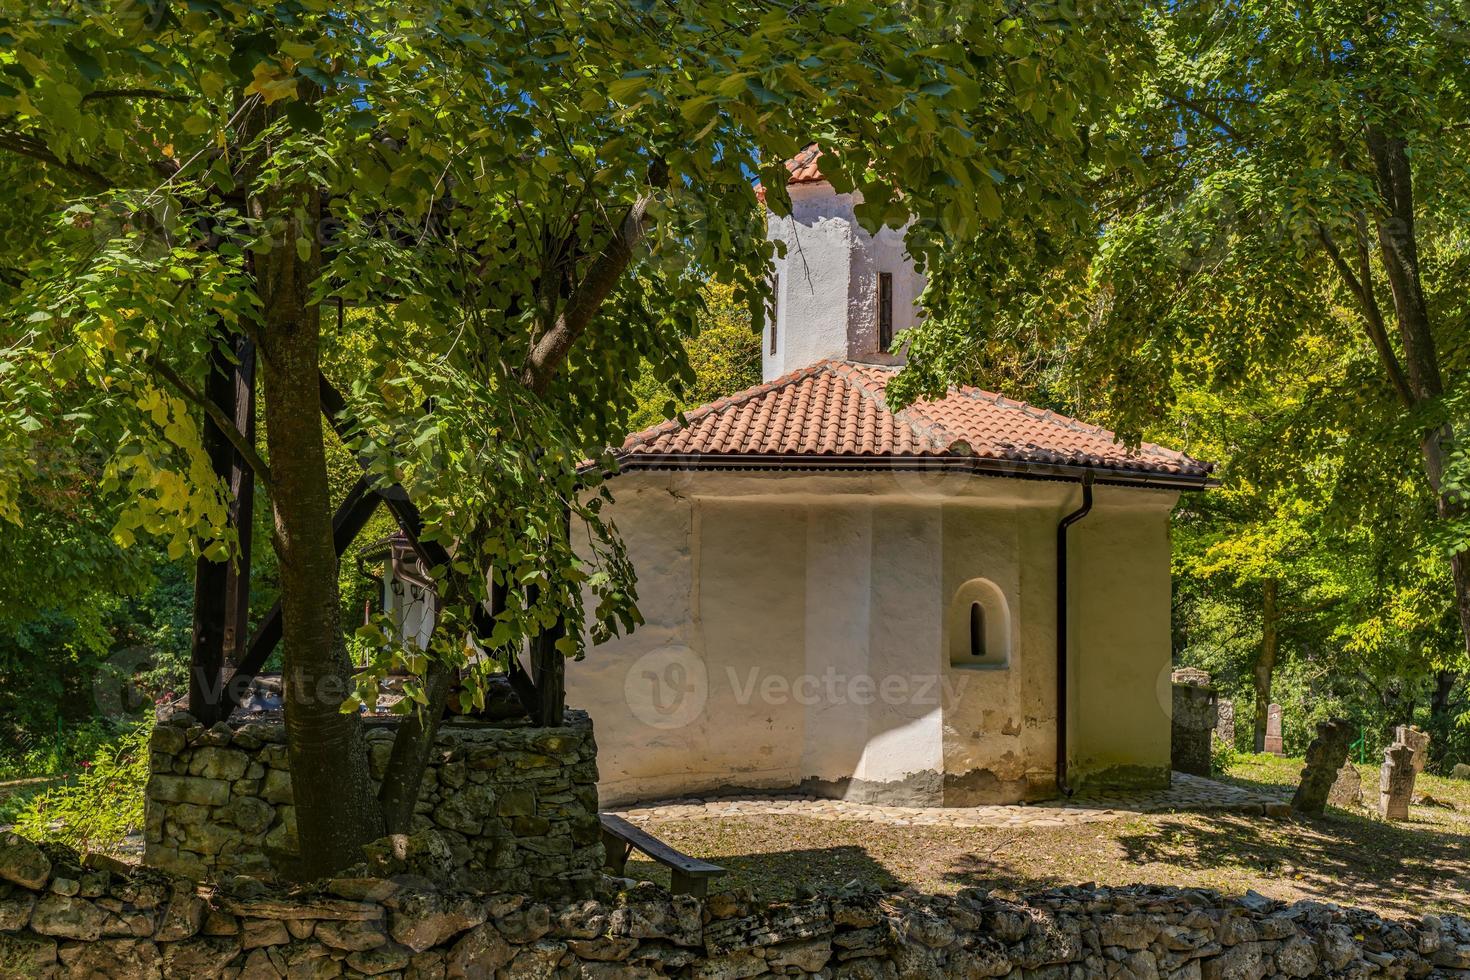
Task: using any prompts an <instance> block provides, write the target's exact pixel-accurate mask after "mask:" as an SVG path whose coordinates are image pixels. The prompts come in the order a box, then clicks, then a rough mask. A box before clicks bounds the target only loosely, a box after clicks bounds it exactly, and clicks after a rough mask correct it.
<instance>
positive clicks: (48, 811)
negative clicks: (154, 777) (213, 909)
mask: <svg viewBox="0 0 1470 980" xmlns="http://www.w3.org/2000/svg"><path fill="white" fill-rule="evenodd" d="M152 728H153V725H152V723H151V722H147V723H144V724H140V725H138V726H137V727H135V728H133V729H131V730H129V731H128V732H126V733H125V734H124V735H123V736H122V737H121V738H119V739H118V740H117V741H116V742H113V743H111V744H109V745H104V746H102V747H101V748H100V749H99V750H98V751H97V753H96V754H95V755H94V756H93V758H92V760H91V761H90V762H87V763H84V764H83V766H82V770H81V772H80V773H79V774H78V775H77V777H76V780H75V781H74V782H72V783H69V784H67V785H64V786H59V787H57V788H55V789H52V790H48V791H47V792H45V793H42V794H40V795H39V796H35V797H33V798H31V799H30V800H28V801H27V802H26V804H25V805H24V808H23V809H22V810H21V812H20V813H19V814H18V815H17V817H16V821H15V826H16V830H18V831H19V832H20V833H21V834H23V835H25V836H26V837H29V838H31V839H32V840H48V841H56V842H59V843H63V844H67V845H69V846H71V847H74V848H76V849H77V850H94V851H109V850H115V849H116V848H117V847H118V845H119V844H121V843H122V841H123V839H124V838H125V837H127V836H128V835H129V834H131V833H133V832H134V831H136V830H138V829H139V828H141V827H142V826H143V788H144V786H145V784H146V783H147V782H148V738H149V734H150V733H151V731H152Z"/></svg>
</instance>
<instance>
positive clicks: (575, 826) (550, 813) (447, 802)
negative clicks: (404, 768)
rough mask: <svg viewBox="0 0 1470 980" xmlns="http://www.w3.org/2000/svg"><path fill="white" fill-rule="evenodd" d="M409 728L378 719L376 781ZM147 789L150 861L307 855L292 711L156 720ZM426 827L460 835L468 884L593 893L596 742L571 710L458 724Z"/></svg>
mask: <svg viewBox="0 0 1470 980" xmlns="http://www.w3.org/2000/svg"><path fill="white" fill-rule="evenodd" d="M396 731H397V724H396V723H395V722H389V721H381V722H380V721H373V722H369V723H368V732H367V738H368V744H369V746H370V752H371V759H370V761H371V768H372V774H373V778H374V779H375V780H376V779H381V778H382V775H383V772H384V769H385V768H386V766H387V763H388V754H389V750H390V747H391V745H392V742H393V737H394V734H395V732H396ZM150 766H151V769H152V776H151V778H150V779H149V781H148V789H147V797H146V800H145V813H146V818H147V819H146V834H147V845H146V849H145V852H144V861H145V862H146V863H147V864H149V865H151V866H152V867H156V868H160V869H162V870H165V871H169V872H173V873H176V874H181V875H185V876H188V877H191V878H195V879H203V878H206V877H211V876H215V875H220V874H225V873H236V874H251V875H268V874H270V872H271V865H272V859H273V858H275V859H276V860H277V861H278V863H280V864H281V866H288V863H289V861H290V860H291V859H292V858H293V857H294V856H295V854H296V848H297V842H296V808H295V807H294V806H293V805H292V794H291V772H290V763H289V761H288V758H287V753H286V733H285V728H284V726H283V725H282V724H281V723H280V722H258V721H252V722H245V723H243V724H236V725H228V724H224V723H221V724H218V725H215V726H214V727H213V728H208V729H206V728H204V727H203V726H202V725H200V724H198V723H197V722H196V721H195V720H194V719H193V718H191V717H189V716H188V715H180V716H177V717H175V718H173V719H170V720H168V721H165V722H160V723H159V724H158V726H157V727H156V728H155V729H154V731H153V741H152V752H151V756H150ZM415 811H416V814H415V817H414V830H420V829H426V828H433V829H435V830H437V831H439V832H440V833H441V834H442V835H443V837H444V839H445V841H446V842H447V843H448V845H449V847H450V850H451V851H452V852H453V854H454V858H455V861H456V863H457V864H458V866H459V867H460V869H461V871H462V877H463V879H464V881H465V883H466V884H467V885H474V886H477V887H493V888H494V889H496V890H511V891H523V892H528V893H532V894H536V895H553V894H555V895H579V894H585V893H586V892H587V891H588V890H589V889H590V888H591V883H592V881H593V880H594V879H595V878H596V877H597V875H599V874H600V873H601V869H602V857H603V855H602V843H601V835H600V832H599V828H598V821H597V746H596V744H595V743H594V741H593V737H592V723H591V721H590V719H588V717H587V715H586V714H585V713H582V712H576V711H570V712H568V713H567V716H566V723H565V724H564V725H562V726H561V727H557V728H533V727H529V726H526V725H513V724H510V725H494V724H485V723H474V722H467V721H449V722H446V723H445V724H444V725H443V727H442V728H441V730H440V733H439V737H438V739H437V741H436V743H435V749H434V752H433V754H432V755H431V757H430V761H429V766H428V769H427V771H426V772H425V773H424V784H423V789H422V792H421V794H420V799H419V802H418V804H417V806H416V807H415Z"/></svg>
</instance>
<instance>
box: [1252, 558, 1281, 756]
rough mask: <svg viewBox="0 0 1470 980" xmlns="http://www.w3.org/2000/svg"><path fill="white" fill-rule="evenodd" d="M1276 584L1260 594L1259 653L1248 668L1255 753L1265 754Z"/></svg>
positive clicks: (1276, 626) (1277, 637) (1275, 644)
mask: <svg viewBox="0 0 1470 980" xmlns="http://www.w3.org/2000/svg"><path fill="white" fill-rule="evenodd" d="M1277 588H1278V586H1277V582H1276V579H1274V578H1268V579H1266V581H1265V582H1264V583H1263V584H1262V590H1261V651H1260V654H1259V655H1258V656H1257V657H1256V662H1255V664H1254V665H1253V666H1252V668H1251V679H1252V681H1253V683H1254V685H1255V689H1256V724H1255V749H1256V751H1257V752H1264V751H1266V718H1267V716H1268V714H1269V713H1270V708H1271V675H1272V674H1273V673H1274V672H1275V671H1276V657H1277V652H1278V650H1279V648H1280V644H1281V609H1280V605H1279V602H1278V598H1277Z"/></svg>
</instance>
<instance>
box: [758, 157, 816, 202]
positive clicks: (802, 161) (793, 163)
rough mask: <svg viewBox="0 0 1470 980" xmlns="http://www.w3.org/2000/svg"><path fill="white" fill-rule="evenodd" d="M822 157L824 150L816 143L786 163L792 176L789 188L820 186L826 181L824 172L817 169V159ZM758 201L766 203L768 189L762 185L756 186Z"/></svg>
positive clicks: (788, 179)
mask: <svg viewBox="0 0 1470 980" xmlns="http://www.w3.org/2000/svg"><path fill="white" fill-rule="evenodd" d="M821 155H822V148H821V147H819V146H817V144H815V143H808V144H807V145H806V147H805V148H804V149H802V151H801V152H800V153H798V154H797V155H796V156H794V157H792V158H791V159H790V160H787V161H786V171H787V173H788V174H790V176H789V177H787V178H786V184H787V186H790V185H791V184H820V183H821V182H822V181H824V180H826V179H827V178H826V177H823V176H822V171H821V170H819V169H817V158H818V157H820V156H821ZM755 196H756V200H758V201H760V202H761V203H762V204H764V203H765V201H766V189H765V187H764V186H763V185H761V184H760V183H757V184H756V185H755Z"/></svg>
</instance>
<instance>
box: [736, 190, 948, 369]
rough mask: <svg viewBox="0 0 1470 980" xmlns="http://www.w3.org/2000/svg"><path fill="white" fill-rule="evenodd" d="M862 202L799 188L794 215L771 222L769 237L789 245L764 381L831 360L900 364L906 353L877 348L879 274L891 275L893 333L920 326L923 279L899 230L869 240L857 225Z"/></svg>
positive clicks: (781, 265) (765, 351)
mask: <svg viewBox="0 0 1470 980" xmlns="http://www.w3.org/2000/svg"><path fill="white" fill-rule="evenodd" d="M858 200H861V198H860V196H859V195H856V194H838V193H837V192H836V191H834V190H833V189H832V185H831V184H827V183H818V184H798V185H795V186H793V187H792V188H791V205H792V212H791V216H790V217H788V218H779V217H776V216H775V215H771V216H770V218H769V223H768V231H767V234H768V235H769V237H770V238H771V239H772V240H774V241H780V242H784V243H785V244H786V255H785V256H784V257H778V258H777V260H776V262H775V266H774V269H773V271H774V272H775V273H776V275H777V276H778V277H779V278H778V288H777V301H776V349H775V352H774V353H772V351H771V344H770V333H769V328H768V329H767V334H766V337H765V339H764V342H763V343H762V346H761V350H762V369H763V370H762V374H763V377H764V379H765V380H767V381H770V380H771V379H773V378H777V377H780V376H781V375H783V374H787V373H788V372H791V371H794V370H797V369H798V368H803V367H806V366H807V365H810V364H814V363H816V362H817V361H821V360H825V359H829V358H835V359H848V360H855V361H865V362H869V363H875V364H902V363H903V357H902V356H901V355H897V356H895V355H890V354H888V353H886V352H884V351H880V350H879V349H878V307H877V281H878V280H877V274H878V273H880V272H888V273H891V274H892V275H893V329H894V333H895V334H897V333H898V332H899V331H901V330H904V329H907V328H908V327H911V326H913V325H914V324H915V323H916V322H917V319H918V317H919V315H920V312H919V306H918V298H919V295H920V294H921V293H922V292H923V290H924V277H923V276H921V275H919V273H918V272H916V271H915V270H914V265H913V262H912V261H911V260H910V259H909V257H908V254H907V252H906V251H905V250H904V233H903V230H902V229H893V228H883V229H880V230H879V232H878V234H877V235H869V234H868V233H867V232H866V231H864V230H863V229H862V228H861V227H860V226H859V225H858V223H857V219H856V217H855V216H854V214H853V205H854V203H855V202H856V201H858Z"/></svg>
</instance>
